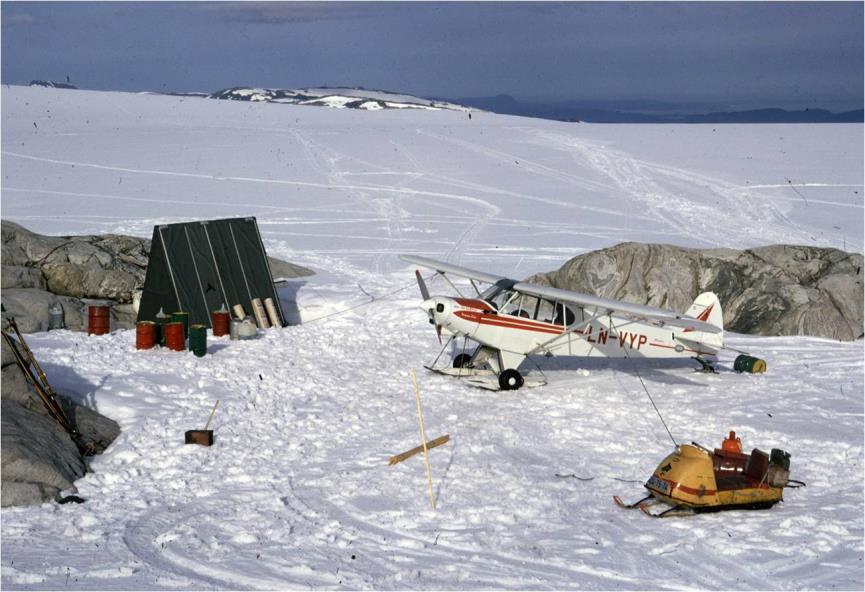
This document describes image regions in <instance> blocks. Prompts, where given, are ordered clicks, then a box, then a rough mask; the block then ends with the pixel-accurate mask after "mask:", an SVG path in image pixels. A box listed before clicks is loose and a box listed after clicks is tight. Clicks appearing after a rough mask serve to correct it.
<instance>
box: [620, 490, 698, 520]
mask: <svg viewBox="0 0 865 592" xmlns="http://www.w3.org/2000/svg"><path fill="white" fill-rule="evenodd" d="M613 501H614V502H616V505H617V506H619V507H620V508H624V509H625V510H633V509H639V510H640V511H641V512H642V513H643V514H645V515H646V516H651V517H652V518H667V517H670V516H691V515H692V514H693V513H694V511H693V510H692V509H691V508H688V507H687V506H681V505H679V506H673V507H670V508H667V509H666V510H663V511H661V512H657V513H655V512H652V511H651V509H650V508H651V507H652V506H654V505H656V504H659V503H661V502H660V500H658V499H657V498H656V497H655V496H653V495H647V496H646V497H644V498H643V499H641V500H637V501H635V502H634V503H631V504H628V503H625V502H624V501H622V498H620V497H619V496H618V495H614V496H613Z"/></svg>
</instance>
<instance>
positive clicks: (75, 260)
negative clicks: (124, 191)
mask: <svg viewBox="0 0 865 592" xmlns="http://www.w3.org/2000/svg"><path fill="white" fill-rule="evenodd" d="M2 241H3V247H2V290H3V305H4V307H5V308H6V310H7V311H8V313H9V314H10V315H13V316H15V318H16V320H17V321H18V326H19V328H20V329H21V331H22V332H24V333H32V332H35V331H45V330H47V329H48V327H49V320H50V313H49V311H50V309H51V308H52V307H53V306H55V305H59V306H60V307H61V308H62V309H63V314H64V321H65V325H66V328H68V329H72V330H74V331H84V330H86V328H87V305H88V302H89V301H112V302H113V303H114V304H113V306H112V307H111V326H112V327H113V328H116V329H125V328H131V327H133V326H134V325H135V319H136V316H137V313H136V310H135V308H134V306H133V299H134V296H135V294H136V292H138V291H139V290H141V289H142V288H143V286H144V276H145V273H146V271H147V262H148V259H149V255H150V241H149V240H147V239H142V238H136V237H131V236H124V235H118V234H106V235H92V236H44V235H40V234H36V233H34V232H30V231H29V230H27V229H26V228H24V227H23V226H20V225H18V224H15V223H14V222H10V221H8V220H3V222H2ZM268 260H269V263H270V266H271V269H272V270H273V272H274V277H287V278H292V277H302V276H307V275H312V273H313V272H312V271H311V270H309V269H306V268H305V267H301V266H300V265H294V264H292V263H288V262H286V261H281V260H279V259H274V258H272V257H269V258H268Z"/></svg>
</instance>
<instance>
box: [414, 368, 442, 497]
mask: <svg viewBox="0 0 865 592" xmlns="http://www.w3.org/2000/svg"><path fill="white" fill-rule="evenodd" d="M408 372H409V374H410V375H411V381H412V384H414V396H415V401H416V402H417V420H418V423H419V424H420V441H421V442H423V444H422V445H421V446H422V447H423V457H424V462H425V463H426V480H427V485H428V486H429V503H430V506H432V509H433V511H435V509H436V500H435V497H433V488H432V471H431V470H430V466H429V448H427V445H426V430H425V429H424V426H423V413H421V410H420V389H419V388H418V386H417V376H415V373H414V368H409V371H408Z"/></svg>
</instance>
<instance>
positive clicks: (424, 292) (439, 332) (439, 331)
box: [414, 269, 442, 343]
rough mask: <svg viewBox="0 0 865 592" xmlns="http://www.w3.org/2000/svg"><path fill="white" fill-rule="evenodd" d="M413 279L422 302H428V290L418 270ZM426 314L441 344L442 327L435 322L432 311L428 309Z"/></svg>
mask: <svg viewBox="0 0 865 592" xmlns="http://www.w3.org/2000/svg"><path fill="white" fill-rule="evenodd" d="M414 274H415V277H417V287H418V288H420V295H421V298H423V300H424V302H428V301H429V299H430V297H429V290H427V287H426V282H424V281H423V277H421V274H420V270H417V269H416V270H415V271H414ZM427 314H429V322H430V323H432V324H433V325H435V326H436V337H438V338H439V343H441V342H442V326H441V325H439V324H438V323H436V322H435V315H434V314H433V309H432V308H430V309H428V310H427Z"/></svg>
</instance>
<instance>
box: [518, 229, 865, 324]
mask: <svg viewBox="0 0 865 592" xmlns="http://www.w3.org/2000/svg"><path fill="white" fill-rule="evenodd" d="M862 264H863V257H862V255H861V254H858V253H846V252H844V251H840V250H838V249H828V248H817V247H806V246H797V245H771V246H767V247H759V248H755V249H746V250H742V251H738V250H733V249H705V250H700V249H686V248H682V247H674V246H671V245H659V244H641V243H621V244H618V245H616V246H613V247H610V248H607V249H601V250H598V251H593V252H590V253H586V254H584V255H580V256H578V257H574V258H573V259H571V260H569V261H568V262H566V263H565V264H564V265H563V266H562V267H561V268H559V269H558V270H557V271H553V272H550V273H546V274H540V275H537V276H534V277H533V278H530V281H536V282H538V283H543V284H548V285H551V286H553V287H556V288H562V289H565V290H571V291H574V292H581V293H586V294H594V295H597V296H603V297H605V298H615V299H620V300H625V301H628V302H635V303H638V304H647V305H650V306H656V307H660V308H667V309H670V310H675V311H682V312H684V311H685V310H686V309H687V307H688V306H689V305H690V304H691V302H692V301H693V299H694V298H695V297H696V296H697V295H698V294H699V293H701V292H705V291H712V292H715V293H716V294H717V295H718V298H719V299H720V301H721V305H722V308H723V311H724V326H725V329H728V330H731V331H735V332H738V333H748V334H755V335H813V336H818V337H828V338H832V339H839V340H844V341H850V340H854V339H858V338H859V337H861V336H862V335H863V276H862Z"/></svg>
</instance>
